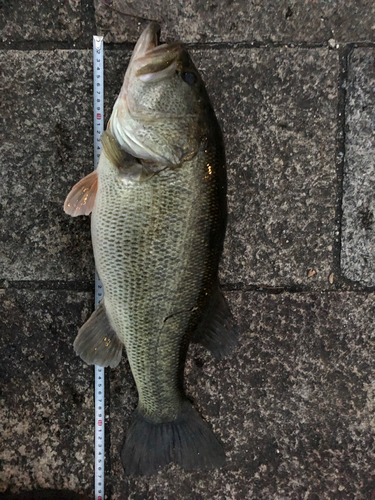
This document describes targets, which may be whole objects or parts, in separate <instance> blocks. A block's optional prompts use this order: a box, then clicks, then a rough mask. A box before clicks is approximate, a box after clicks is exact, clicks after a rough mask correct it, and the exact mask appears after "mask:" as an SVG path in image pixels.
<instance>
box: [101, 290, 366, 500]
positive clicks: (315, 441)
mask: <svg viewBox="0 0 375 500" xmlns="http://www.w3.org/2000/svg"><path fill="white" fill-rule="evenodd" d="M227 296H228V299H229V302H230V304H231V306H232V308H233V312H234V314H235V316H236V318H237V320H238V323H239V330H240V346H239V347H238V348H237V349H236V350H235V351H234V352H233V354H232V355H231V356H230V357H229V358H227V359H225V360H223V361H221V362H217V361H215V360H214V359H213V358H212V357H211V356H210V354H208V353H207V352H206V351H204V349H203V348H200V347H198V346H193V347H191V349H190V352H189V355H188V361H187V368H186V387H187V393H188V394H189V396H191V397H192V398H193V400H194V404H195V406H196V408H197V409H198V410H199V411H200V412H201V413H202V415H203V416H204V417H205V418H206V419H207V421H208V422H209V423H210V425H212V427H213V428H214V431H215V433H216V434H217V435H218V436H219V437H220V439H221V440H222V442H223V444H224V447H225V450H226V453H227V464H226V466H225V467H224V468H223V469H221V470H215V471H198V472H193V473H186V472H184V471H182V470H181V469H180V468H179V467H177V466H174V465H170V466H168V467H166V468H165V469H164V470H162V471H161V472H160V473H158V474H157V475H155V476H152V477H150V478H137V479H135V478H125V477H124V476H123V472H122V466H121V463H120V460H119V453H120V449H121V446H122V444H123V439H124V435H125V431H126V429H127V427H128V425H129V421H130V415H131V412H132V411H133V409H134V407H135V405H136V393H135V390H134V383H133V381H132V377H131V374H130V370H129V366H128V363H127V361H123V362H122V364H121V365H120V367H119V368H117V369H115V370H111V372H110V377H111V398H110V399H111V429H110V433H111V460H112V462H111V463H112V468H111V471H112V474H111V476H110V478H109V481H110V483H109V484H108V487H110V486H111V488H112V500H125V499H130V500H135V499H141V498H147V499H148V500H156V499H157V500H160V499H168V500H169V499H171V500H172V499H174V498H178V499H179V500H184V499H186V500H187V499H189V500H190V499H199V500H204V499H223V500H224V499H226V500H228V499H231V500H232V499H233V500H234V499H236V500H237V499H238V500H242V499H244V498H249V499H250V498H256V499H258V500H270V499H275V500H276V499H277V500H281V499H293V500H294V499H296V500H297V499H302V498H303V499H306V500H318V499H330V500H334V499H337V500H352V499H354V498H355V499H356V500H368V499H370V498H373V496H374V495H375V477H374V463H375V455H374V424H375V421H374V410H375V408H374V393H373V390H374V368H373V357H374V355H375V352H374V350H375V349H374V342H373V317H374V313H375V294H366V293H337V292H336V293H329V292H326V293H322V294H307V293H305V294H289V293H283V294H279V295H272V294H264V293H259V292H247V293H240V292H230V293H228V294H227Z"/></svg>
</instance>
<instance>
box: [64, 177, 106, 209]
mask: <svg viewBox="0 0 375 500" xmlns="http://www.w3.org/2000/svg"><path fill="white" fill-rule="evenodd" d="M97 191H98V174H97V173H96V172H95V171H94V172H91V174H89V175H86V177H84V178H83V179H81V180H80V181H79V182H77V184H76V185H75V186H74V187H73V189H72V190H71V191H70V193H69V194H68V196H67V197H66V200H65V203H64V211H65V212H66V213H67V214H68V215H71V216H72V217H77V216H78V215H89V214H91V212H92V209H93V208H94V205H95V198H96V193H97Z"/></svg>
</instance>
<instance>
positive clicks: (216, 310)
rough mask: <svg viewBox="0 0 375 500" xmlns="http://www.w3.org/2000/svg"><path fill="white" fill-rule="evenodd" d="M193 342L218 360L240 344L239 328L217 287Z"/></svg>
mask: <svg viewBox="0 0 375 500" xmlns="http://www.w3.org/2000/svg"><path fill="white" fill-rule="evenodd" d="M192 342H195V343H198V344H202V345H203V346H204V347H206V348H207V349H208V350H209V351H211V353H212V354H213V355H214V356H215V358H217V359H222V358H224V357H225V356H227V355H228V354H230V353H231V351H232V350H233V349H234V347H235V346H236V345H237V344H238V333H237V326H236V323H235V321H234V318H233V315H232V313H231V311H230V309H229V306H228V304H227V301H226V300H225V297H224V295H223V293H222V291H221V290H220V287H219V285H217V288H216V291H215V292H214V294H213V295H212V298H211V300H210V303H209V304H208V307H207V309H206V312H205V314H204V316H203V319H202V321H201V322H200V324H199V325H198V327H197V330H196V331H195V333H194V336H193V338H192Z"/></svg>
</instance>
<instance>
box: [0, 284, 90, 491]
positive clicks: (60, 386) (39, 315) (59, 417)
mask: <svg viewBox="0 0 375 500" xmlns="http://www.w3.org/2000/svg"><path fill="white" fill-rule="evenodd" d="M0 292H1V294H0V331H1V338H0V346H1V348H0V386H1V404H0V422H1V443H0V458H1V468H0V493H4V492H6V493H18V492H19V491H20V490H30V489H33V490H37V489H42V490H44V489H56V490H71V491H73V492H75V493H86V494H87V493H91V488H92V474H93V472H92V471H93V452H94V450H93V448H94V443H93V418H94V416H93V415H94V413H93V412H94V410H93V376H94V372H93V367H89V366H87V365H85V364H84V363H83V362H82V361H81V360H80V358H78V357H77V356H76V355H75V353H74V351H73V345H72V343H73V340H74V338H75V336H76V334H77V330H78V327H79V326H80V325H81V324H82V322H83V321H84V320H85V319H86V318H87V317H88V315H89V314H90V313H91V310H92V309H93V300H92V295H91V294H87V293H73V292H65V291H60V292H51V291H44V292H42V291H39V292H27V291H16V290H10V289H9V290H4V289H3V290H1V291H0ZM39 498H45V497H42V495H40V496H39ZM50 498H61V496H57V495H55V496H52V497H50ZM65 498H68V497H65Z"/></svg>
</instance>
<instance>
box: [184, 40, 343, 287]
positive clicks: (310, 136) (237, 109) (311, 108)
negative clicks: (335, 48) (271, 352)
mask: <svg viewBox="0 0 375 500" xmlns="http://www.w3.org/2000/svg"><path fill="white" fill-rule="evenodd" d="M193 56H194V57H195V58H196V59H197V60H198V65H199V67H200V68H201V69H202V73H203V77H204V79H205V80H206V81H207V86H208V90H209V92H210V95H211V96H212V100H213V104H214V108H215V110H216V113H217V116H218V118H219V120H220V122H221V124H222V128H223V130H224V137H225V144H226V154H227V162H228V195H229V197H228V202H229V219H228V232H227V239H226V243H225V250H224V259H223V262H222V274H221V276H222V282H224V283H243V284H246V285H249V284H258V285H260V284H266V285H271V286H279V285H291V284H302V283H303V284H305V285H308V286H319V287H329V286H330V285H329V282H328V277H329V275H330V274H331V272H332V263H333V246H334V243H335V237H337V236H336V235H335V231H336V228H335V203H336V184H335V183H336V167H335V137H336V133H337V129H336V115H337V85H336V80H337V75H338V58H337V54H336V53H335V52H332V51H328V50H326V49H293V50H291V49H275V50H269V49H252V50H248V49H239V50H224V49H222V50H220V51H212V52H211V51H210V52H208V51H202V52H193ZM310 270H314V271H315V272H316V273H315V274H314V275H313V276H312V277H310V278H309V277H308V273H309V271H310Z"/></svg>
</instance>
